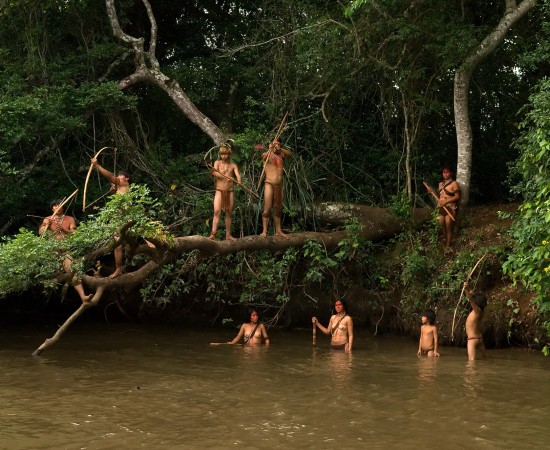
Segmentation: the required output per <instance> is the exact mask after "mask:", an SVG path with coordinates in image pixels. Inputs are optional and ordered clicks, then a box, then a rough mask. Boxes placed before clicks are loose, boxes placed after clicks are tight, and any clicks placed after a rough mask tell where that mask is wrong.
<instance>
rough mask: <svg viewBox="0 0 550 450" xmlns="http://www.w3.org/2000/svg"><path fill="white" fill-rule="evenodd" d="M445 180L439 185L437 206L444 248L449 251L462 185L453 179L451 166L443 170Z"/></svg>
mask: <svg viewBox="0 0 550 450" xmlns="http://www.w3.org/2000/svg"><path fill="white" fill-rule="evenodd" d="M442 176H443V180H442V181H441V182H440V183H439V185H438V191H439V201H438V204H437V206H438V207H439V212H438V216H437V220H438V221H439V223H440V225H441V228H442V231H443V248H444V250H445V252H448V251H449V249H450V247H451V240H452V238H453V226H454V222H455V221H454V219H456V216H457V213H458V201H459V200H460V187H459V185H458V183H457V182H456V181H455V180H453V172H452V170H451V168H450V167H449V166H444V167H443V170H442Z"/></svg>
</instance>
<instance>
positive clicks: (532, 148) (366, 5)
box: [0, 0, 550, 308]
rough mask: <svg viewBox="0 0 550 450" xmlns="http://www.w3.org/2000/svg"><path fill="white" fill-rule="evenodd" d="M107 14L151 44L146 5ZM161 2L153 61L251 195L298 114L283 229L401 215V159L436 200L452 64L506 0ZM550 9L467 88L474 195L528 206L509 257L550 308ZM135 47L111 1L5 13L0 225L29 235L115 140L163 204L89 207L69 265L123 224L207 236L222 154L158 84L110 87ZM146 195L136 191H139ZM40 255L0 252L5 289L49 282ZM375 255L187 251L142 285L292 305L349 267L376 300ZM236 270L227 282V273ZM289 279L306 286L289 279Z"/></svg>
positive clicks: (52, 1) (104, 160) (346, 250)
mask: <svg viewBox="0 0 550 450" xmlns="http://www.w3.org/2000/svg"><path fill="white" fill-rule="evenodd" d="M115 3H116V7H117V11H118V14H119V19H120V22H121V24H122V27H123V28H124V30H125V31H126V32H128V33H129V34H131V35H133V36H136V37H143V38H144V39H145V41H147V40H148V39H149V34H150V23H149V21H148V18H147V14H146V11H145V8H144V7H143V5H142V4H141V2H140V1H138V0H136V1H132V0H121V1H117V2H115ZM152 8H153V12H154V14H155V17H156V21H157V24H158V42H157V47H156V57H157V59H158V61H159V63H160V66H161V70H162V71H163V73H165V74H166V75H167V76H169V77H171V78H173V79H174V80H177V81H178V83H179V84H180V85H181V86H182V88H183V89H184V91H185V92H186V94H187V95H188V96H189V97H190V98H191V100H192V101H193V102H194V103H195V104H196V105H197V107H198V108H199V109H200V110H201V111H202V112H204V113H205V114H206V115H207V116H209V117H210V118H212V119H213V121H214V122H215V123H216V124H217V126H219V127H220V128H221V129H222V130H223V131H224V132H226V133H227V134H228V135H230V136H231V138H233V139H234V140H235V143H236V149H235V152H234V154H233V159H234V161H236V162H237V163H238V164H239V167H240V169H241V173H242V175H243V180H244V184H245V186H247V187H249V188H255V186H256V184H257V182H258V177H259V173H260V172H261V161H260V157H259V155H260V153H261V152H260V151H258V150H256V148H255V146H256V144H264V145H265V144H267V142H268V141H269V140H270V139H271V138H272V137H273V135H274V132H275V130H276V128H277V125H278V124H279V122H280V120H281V118H282V117H283V115H284V113H285V112H287V111H288V112H289V120H288V125H287V127H286V129H285V130H284V133H283V135H282V142H283V145H284V146H285V147H287V148H289V149H291V150H292V151H293V152H294V158H292V159H291V160H290V161H289V162H288V164H287V165H286V167H285V170H286V176H285V186H284V189H285V196H286V198H287V201H286V203H285V211H284V220H285V222H284V226H285V228H287V229H290V230H300V229H318V223H317V222H316V221H315V219H314V218H312V217H311V214H310V210H311V208H310V207H311V204H312V203H313V202H314V201H317V200H336V201H345V202H356V203H363V204H372V205H379V206H392V207H393V208H394V210H395V211H396V212H397V213H398V214H403V212H406V211H407V207H408V201H409V199H408V197H406V196H405V195H404V191H405V183H406V174H405V164H406V163H407V164H408V163H410V165H411V168H412V178H413V181H414V183H415V185H413V186H412V190H413V191H414V193H415V194H416V197H415V200H416V201H420V203H421V202H422V200H426V199H427V198H428V197H427V196H426V194H425V192H424V190H423V188H422V185H421V183H419V181H421V180H424V179H426V180H428V181H430V182H431V183H432V184H433V183H434V182H435V180H436V179H437V177H438V174H439V170H440V167H441V165H442V164H444V163H450V164H451V165H453V164H454V163H455V162H456V156H455V153H456V152H455V148H456V136H455V131H454V118H453V77H454V70H455V69H456V67H457V66H458V65H459V64H460V63H461V62H462V61H463V59H464V57H465V55H467V54H468V52H469V51H471V49H472V48H473V47H474V46H475V45H477V44H478V43H479V42H480V41H481V40H482V39H483V38H484V37H485V36H486V35H487V33H488V31H490V30H491V29H493V28H494V26H495V25H496V23H497V22H498V20H499V19H500V18H501V17H502V14H503V12H504V8H505V2H504V1H500V2H494V1H485V0H484V1H471V0H467V1H461V2H456V1H455V2H442V1H440V0H425V1H422V2H410V1H405V0H387V1H384V2H381V1H376V2H375V1H369V0H357V1H353V2H347V3H346V4H344V5H343V4H341V3H339V2H326V1H324V0H308V1H306V0H283V1H280V2H272V1H267V0H264V1H261V2H258V1H255V0H236V1H233V2H223V1H222V2H220V1H216V0H206V1H185V2H178V1H173V0H159V1H155V2H153V5H152ZM548 10H549V4H548V2H547V1H543V2H540V6H539V7H538V8H537V9H535V10H533V11H532V12H531V13H530V14H529V16H528V17H527V18H526V19H525V20H523V21H521V22H519V23H518V24H517V25H516V26H515V27H514V29H513V30H512V32H511V33H510V34H509V36H508V37H507V38H506V40H505V42H504V43H503V44H502V45H501V46H500V47H499V48H498V50H497V51H496V52H494V54H492V56H491V58H489V59H488V60H487V61H485V62H484V63H483V64H482V65H481V66H480V67H479V70H477V71H476V73H475V75H474V80H473V81H474V82H473V85H472V90H473V92H472V95H471V97H470V120H471V123H472V128H473V135H474V154H473V176H472V192H471V198H472V199H474V200H477V201H502V200H504V199H508V198H509V197H510V195H519V196H520V197H522V198H525V200H526V203H525V204H524V205H523V207H522V209H521V211H520V219H519V221H518V222H517V225H516V226H515V228H514V230H513V236H514V239H515V240H516V242H517V248H514V249H513V252H512V256H511V257H510V260H509V262H508V263H507V265H506V266H505V267H506V270H507V273H509V274H510V275H511V276H513V277H517V279H521V280H522V281H523V282H524V283H525V284H526V285H527V286H529V287H530V288H532V289H534V290H535V291H536V292H538V293H539V298H540V300H541V302H542V303H541V305H542V306H543V308H544V307H546V306H545V305H547V304H548V303H547V301H546V299H545V297H544V294H545V293H546V292H547V291H548V283H549V281H548V277H549V276H550V274H549V270H550V269H549V270H547V271H545V269H546V268H548V259H547V258H548V250H547V249H548V248H549V247H548V245H550V244H543V242H547V241H550V239H549V238H548V235H547V234H545V231H544V226H545V225H547V220H548V211H547V208H548V205H547V200H546V198H545V196H546V197H547V194H548V184H547V183H548V179H547V178H548V177H547V175H546V172H545V170H546V169H547V157H548V141H549V140H550V139H549V138H548V136H547V133H548V126H547V122H546V121H547V119H546V116H548V114H547V112H548V104H549V101H548V90H549V88H548V82H547V81H543V82H541V83H540V84H537V83H538V82H539V81H540V80H541V79H542V78H543V75H544V73H545V71H547V70H548V48H550V44H549V42H550V39H549V38H548V26H549V25H548V23H549V22H548V18H547V16H546V14H547V12H548ZM126 50H127V49H126V48H125V47H124V46H123V45H122V44H121V43H120V42H118V41H116V40H115V38H114V37H113V35H112V30H111V27H110V24H109V21H108V19H107V16H106V13H105V3H104V1H102V0H19V1H18V0H8V1H5V2H2V6H1V7H0V223H2V228H1V229H0V234H2V235H7V234H10V233H11V234H13V233H15V232H16V231H17V230H19V229H21V228H22V227H24V228H26V229H31V228H36V227H37V226H38V224H39V223H40V221H41V218H40V217H38V218H36V217H35V218H32V217H31V218H29V217H28V215H35V216H36V215H39V216H45V215H46V214H48V213H49V210H48V208H47V205H48V204H49V202H50V200H52V198H62V197H64V196H66V195H67V192H71V191H72V190H74V189H75V187H81V186H82V185H83V180H84V177H85V173H86V170H87V168H88V166H89V162H90V157H91V156H92V155H94V154H95V152H96V151H97V150H98V149H99V148H101V147H104V146H111V147H117V149H118V150H117V151H116V152H114V151H110V152H108V151H106V152H104V153H103V154H102V155H101V158H100V163H101V164H102V165H103V166H105V167H106V168H108V169H109V170H112V171H116V170H118V169H121V168H123V169H127V170H129V171H130V172H131V173H132V181H134V182H138V183H146V184H147V186H149V189H150V190H151V196H152V197H155V198H158V199H159V200H158V202H157V201H155V202H153V203H149V200H137V201H136V202H134V203H132V205H121V204H119V202H123V201H124V200H123V199H121V198H113V199H112V200H110V201H109V202H108V203H107V204H105V203H104V201H103V200H102V201H100V202H98V203H97V204H96V206H99V207H101V208H103V209H102V210H101V212H99V213H97V214H96V213H92V214H91V215H89V216H85V215H82V216H81V217H77V218H78V219H82V224H81V226H80V229H79V231H78V232H77V233H74V234H73V235H71V236H70V239H67V240H66V243H64V245H67V246H68V247H67V250H68V251H70V252H71V254H74V256H75V258H77V259H78V258H79V257H82V256H83V255H84V254H85V253H86V252H87V251H90V250H92V249H94V248H97V247H98V246H101V245H103V244H105V243H106V242H108V241H109V239H110V238H111V236H112V233H113V232H114V230H116V229H118V228H119V227H120V226H121V225H122V224H123V222H125V221H127V220H128V217H129V215H130V216H132V217H134V218H135V219H136V220H137V221H138V225H136V226H135V227H134V230H135V232H136V233H137V234H138V235H139V236H156V237H158V238H165V239H170V238H169V236H168V234H166V232H165V231H164V229H163V227H162V226H161V223H163V224H167V226H168V227H169V230H170V232H171V233H173V234H174V235H185V234H207V233H208V232H209V228H210V220H211V213H212V211H211V210H212V179H211V177H210V176H209V175H208V172H209V170H208V168H207V167H205V165H204V161H206V162H210V161H211V159H212V158H214V157H215V156H216V152H215V149H213V148H212V143H211V142H210V141H209V139H208V138H207V137H206V135H204V134H203V133H202V132H201V131H200V130H199V129H198V128H197V127H196V126H195V125H193V124H192V123H191V122H190V121H189V120H187V118H186V117H185V116H184V115H183V114H182V112H181V111H180V110H179V109H177V108H176V107H175V106H174V104H173V103H172V101H171V100H170V99H169V98H168V96H167V95H166V94H165V93H164V92H162V91H161V90H160V89H158V88H156V87H153V86H152V85H148V84H145V83H140V84H136V85H132V86H131V87H130V88H128V89H125V90H124V91H122V90H121V89H120V88H119V84H118V83H119V82H120V80H122V79H124V78H125V77H127V76H128V75H130V74H131V73H132V72H133V70H134V66H133V61H132V58H125V57H124V55H125V52H126ZM533 86H537V88H535V89H536V90H534V91H532V92H531V93H532V94H533V95H532V97H531V99H532V105H531V106H530V107H529V109H527V110H525V111H526V112H527V116H526V120H525V121H524V122H523V126H522V130H521V131H522V132H523V135H522V137H521V138H519V140H518V141H517V142H518V145H516V146H511V143H512V142H513V141H514V139H517V138H518V125H517V122H518V116H517V112H518V111H519V110H520V109H521V108H522V107H523V106H524V105H525V104H526V102H527V99H528V96H529V94H530V89H532V88H533ZM520 120H523V119H520ZM518 152H519V154H520V157H519V159H518V160H517V161H516V158H517V156H518ZM531 155H532V156H531ZM545 158H546V159H545ZM509 164H512V166H513V167H514V173H515V175H514V179H515V180H518V179H519V180H522V181H520V182H519V184H518V185H517V187H516V188H515V189H514V190H513V192H510V191H509V188H508V186H507V185H506V183H504V182H503V181H504V180H505V179H506V173H507V167H508V165H509ZM545 183H546V184H545ZM108 189H109V186H108V185H107V184H106V183H105V181H104V179H103V178H102V177H96V176H95V174H94V176H93V177H92V179H91V181H90V184H89V192H88V196H89V198H90V199H96V198H98V197H100V196H101V194H102V193H104V192H105V191H106V190H108ZM143 189H144V188H139V192H138V191H136V192H135V193H134V194H132V199H133V200H135V199H137V198H140V199H145V198H146V197H148V193H147V192H146V191H144V190H143ZM260 194H261V193H260ZM134 195H135V196H134ZM136 196H137V197H136ZM236 200H237V201H236V204H237V208H236V210H235V213H234V229H235V230H236V231H237V233H238V234H240V235H248V234H255V233H257V231H258V227H259V221H260V209H261V202H260V201H259V200H258V199H256V198H255V197H253V196H250V195H248V194H247V193H246V192H245V191H244V190H243V189H240V188H237V189H236ZM89 201H90V200H89ZM134 207H136V208H138V209H139V210H138V211H135V214H134V211H133V208H134ZM545 208H546V209H545ZM73 213H74V214H75V215H77V216H80V214H78V213H75V212H73ZM356 226H357V225H356ZM350 227H352V228H353V225H350ZM409 239H411V240H413V241H414V240H415V239H416V237H409ZM34 245H35V246H36V249H35V250H33V253H32V257H30V261H34V258H35V259H36V262H33V263H32V264H29V267H28V272H25V273H26V275H28V276H29V277H31V278H32V279H31V280H30V281H28V280H25V279H24V276H23V274H22V272H21V273H20V272H18V270H19V269H18V268H17V267H18V265H17V264H16V261H17V254H18V253H21V252H30V251H31V250H30V247H33V246H34ZM49 245H50V242H49V241H48V240H44V239H39V238H35V239H33V236H32V233H30V232H28V231H23V232H22V233H21V234H20V235H18V236H17V237H16V238H14V239H12V240H6V241H4V243H3V244H2V258H6V260H5V261H4V259H2V266H3V267H4V265H5V266H6V267H8V266H9V267H10V269H9V270H10V271H13V273H12V272H9V273H11V275H12V276H11V279H9V280H8V278H9V276H8V277H7V278H6V283H7V284H5V285H2V286H4V287H3V288H2V289H0V290H1V291H2V292H3V293H8V292H14V291H17V290H24V289H26V288H28V287H29V286H31V285H32V284H34V283H35V281H36V280H38V279H39V280H41V282H47V281H46V280H49V279H51V277H52V276H53V275H54V274H55V273H56V271H57V269H58V263H59V261H55V260H51V259H50V262H49V263H48V265H45V266H41V265H40V263H39V261H40V260H41V259H42V258H44V257H45V256H46V254H47V253H48V251H50V250H51V248H50V247H48V246H49ZM427 245H428V243H424V244H422V243H418V245H414V246H412V247H411V249H410V250H411V252H410V255H409V257H408V258H407V260H406V261H404V265H403V267H404V270H403V272H402V273H401V275H400V277H401V282H402V283H403V285H404V286H409V285H412V284H414V283H418V282H420V281H422V279H423V277H425V275H426V273H427V272H428V271H430V270H432V269H433V265H434V264H435V262H434V261H435V260H434V259H433V258H432V259H430V258H429V257H427V256H426V250H425V249H423V246H427ZM29 246H30V247H29ZM33 248H34V247H33ZM371 250H372V249H371V248H370V245H369V244H367V243H364V242H358V241H353V240H350V241H346V242H343V243H342V244H341V246H340V249H339V250H338V251H337V252H335V253H334V254H328V253H327V252H326V251H325V249H324V248H322V247H321V246H320V244H319V243H317V242H315V241H312V242H309V243H308V244H307V245H306V246H305V248H304V249H302V250H300V251H287V252H285V253H284V254H281V255H271V254H267V253H265V254H258V255H244V254H237V255H232V256H228V257H224V258H220V259H219V260H217V259H215V258H213V259H211V260H208V261H203V262H201V264H200V265H199V267H198V269H197V271H196V274H195V275H196V277H195V278H194V279H190V278H189V277H188V274H186V275H185V276H183V274H182V273H180V272H179V270H180V269H181V267H182V265H185V261H187V260H189V259H190V258H193V254H189V255H186V256H185V257H184V258H183V259H182V260H181V261H179V262H178V263H175V264H172V265H170V266H166V267H164V268H163V269H162V271H161V272H160V273H158V274H157V276H156V278H154V279H151V280H150V285H149V286H145V287H144V291H143V294H144V297H145V298H146V299H147V300H148V301H153V299H159V300H163V301H167V300H171V299H174V298H176V297H178V296H180V295H189V294H190V293H194V292H198V291H199V290H200V289H203V290H202V291H201V292H205V291H206V292H207V293H208V295H207V297H208V299H209V300H213V301H214V300H215V301H220V302H222V301H225V300H227V299H231V301H233V300H235V299H239V300H241V301H245V302H252V303H253V302H257V301H259V297H262V296H263V297H265V296H267V297H270V296H274V297H275V300H278V301H281V302H283V303H284V302H285V301H286V300H287V299H288V295H289V294H288V292H289V287H290V286H295V285H297V284H300V283H302V282H307V283H308V285H309V286H313V285H315V284H324V283H328V282H329V281H327V280H330V283H331V286H332V289H333V290H335V291H337V290H340V289H342V288H343V286H346V285H349V284H351V283H352V281H351V280H352V279H356V278H353V277H351V276H349V277H348V276H347V275H346V271H347V270H352V269H351V268H352V267H353V265H356V269H357V272H358V273H361V274H362V275H363V276H364V277H365V278H366V279H367V282H368V283H369V285H370V286H371V288H375V289H379V288H380V289H384V288H385V287H387V286H388V283H389V281H388V280H389V279H390V277H389V276H388V275H389V274H387V273H384V272H383V270H382V269H381V268H380V267H376V268H374V267H372V266H371V265H370V258H371V257H372V252H371ZM527 255H529V258H527ZM533 256H536V257H535V258H533ZM469 263H471V258H465V259H464V258H458V259H457V262H456V264H458V265H460V267H459V268H457V270H456V271H454V272H453V273H460V274H462V272H463V271H464V270H465V267H466V266H467V265H468V264H469ZM227 266H230V267H235V273H233V274H232V273H231V271H226V270H224V267H227ZM366 267H370V269H369V270H367V269H366ZM85 269H86V267H85V266H84V265H83V266H82V267H81V270H85ZM453 270H454V269H453ZM237 271H238V274H237ZM298 274H299V276H298ZM236 275H238V277H237V276H236ZM293 277H299V282H298V283H296V282H294V281H292V282H291V281H289V279H293V280H294V279H295V278H293ZM458 278H459V277H457V279H456V280H455V279H452V280H440V281H441V282H442V283H443V284H441V283H440V284H437V283H436V284H435V285H434V286H432V287H429V286H428V288H427V292H428V295H429V300H428V301H431V300H430V299H432V298H436V297H437V296H439V295H441V294H442V292H439V291H437V288H436V286H439V285H445V286H447V285H449V286H450V285H451V284H452V285H453V286H454V285H455V284H456V283H458V281H457V280H458ZM235 280H237V282H235V286H233V284H232V282H234V281H235ZM426 282H429V281H426ZM205 286H206V288H205ZM237 287H238V289H237ZM425 287H426V286H425ZM432 291H433V292H432ZM271 300H274V299H273V298H271ZM161 303H162V301H161Z"/></svg>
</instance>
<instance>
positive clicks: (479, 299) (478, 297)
mask: <svg viewBox="0 0 550 450" xmlns="http://www.w3.org/2000/svg"><path fill="white" fill-rule="evenodd" d="M472 300H473V301H474V303H475V304H476V305H477V306H479V309H481V310H482V311H483V310H484V309H485V307H486V306H487V297H486V296H485V294H474V295H473V296H472Z"/></svg>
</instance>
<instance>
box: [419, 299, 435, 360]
mask: <svg viewBox="0 0 550 450" xmlns="http://www.w3.org/2000/svg"><path fill="white" fill-rule="evenodd" d="M434 324H435V312H433V311H432V310H431V309H428V310H426V311H424V312H423V313H422V326H421V327H420V341H419V343H418V352H417V355H418V356H439V353H438V351H437V327H436V326H435V325H434Z"/></svg>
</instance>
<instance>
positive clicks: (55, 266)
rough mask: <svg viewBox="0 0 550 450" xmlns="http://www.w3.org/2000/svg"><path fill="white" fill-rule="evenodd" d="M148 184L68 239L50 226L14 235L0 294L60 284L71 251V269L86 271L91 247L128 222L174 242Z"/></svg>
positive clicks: (7, 245) (4, 257)
mask: <svg viewBox="0 0 550 450" xmlns="http://www.w3.org/2000/svg"><path fill="white" fill-rule="evenodd" d="M148 194H149V190H148V189H147V188H146V187H145V186H139V185H133V186H132V187H131V189H130V191H129V192H128V194H127V195H114V196H113V197H112V198H111V200H110V201H109V202H108V203H107V204H106V205H105V207H104V208H103V209H102V210H101V211H100V212H98V213H97V214H95V215H93V216H90V217H89V220H88V221H87V222H85V223H83V224H81V225H80V227H78V228H77V229H76V231H74V232H73V233H71V234H69V235H68V236H67V237H65V239H63V240H58V239H55V237H53V236H50V232H49V231H47V232H46V233H44V234H43V235H42V236H37V235H36V234H35V233H34V232H32V231H29V230H25V229H21V230H20V233H19V234H18V235H17V236H15V237H14V238H12V239H5V240H4V242H3V243H2V244H0V265H1V267H2V271H1V272H0V297H5V296H6V295H9V294H13V293H18V292H23V291H25V290H27V289H29V288H31V287H34V286H37V285H42V286H44V287H45V288H48V287H52V286H54V285H55V277H56V275H57V274H58V273H59V272H60V271H61V262H62V261H63V259H64V258H65V255H70V256H71V258H72V260H73V263H72V265H71V270H73V271H74V272H75V273H83V272H85V271H86V270H88V269H90V268H91V267H92V266H93V265H95V261H86V260H85V259H84V257H85V256H86V255H87V254H88V253H89V252H91V251H93V250H97V249H100V248H102V247H106V248H107V249H109V248H111V247H112V246H113V244H114V240H113V236H114V235H115V234H116V233H117V232H118V231H119V230H120V229H121V228H122V227H123V226H124V225H126V224H127V223H129V222H133V223H134V224H133V226H132V227H131V229H130V231H129V233H130V235H131V237H133V238H134V239H139V238H149V239H156V240H159V241H163V242H167V243H169V244H170V243H171V242H172V239H173V238H172V236H171V235H170V234H168V233H167V232H166V230H165V228H164V226H163V225H162V224H161V223H160V222H158V221H157V220H155V219H154V217H155V208H156V207H157V206H158V204H157V203H156V202H155V200H153V199H152V198H150V197H149V195H148Z"/></svg>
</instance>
